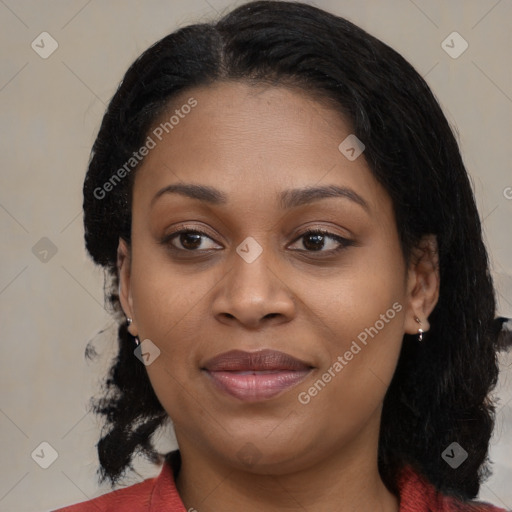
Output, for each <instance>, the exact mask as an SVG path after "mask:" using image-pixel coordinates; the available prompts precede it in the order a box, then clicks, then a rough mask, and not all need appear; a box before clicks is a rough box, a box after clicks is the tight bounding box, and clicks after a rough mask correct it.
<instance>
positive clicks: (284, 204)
mask: <svg viewBox="0 0 512 512" xmlns="http://www.w3.org/2000/svg"><path fill="white" fill-rule="evenodd" d="M165 194H180V195H182V196H185V197H190V198H191V199H198V200H200V201H203V202H206V203H209V204H213V205H224V204H226V203H227V202H228V198H227V196H226V194H224V193H223V192H221V191H220V190H217V189H216V188H214V187H210V186H207V185H194V184H189V183H175V184H173V185H168V186H167V187H164V188H162V189H161V190H159V191H158V192H157V193H156V194H155V196H154V197H153V199H152V201H151V204H152V205H153V203H155V201H156V200H157V199H158V198H160V197H161V196H163V195H165ZM332 197H338V198H344V199H349V200H350V201H352V202H354V203H356V204H358V205H359V206H361V207H362V208H364V209H365V210H366V211H367V212H369V211H370V208H369V206H368V203H367V202H366V201H365V200H364V199H363V198H362V197H361V196H360V195H359V194H358V193H357V192H355V191H354V190H352V189H350V188H347V187H339V186H337V185H324V186H318V187H304V188H296V189H290V190H285V191H284V192H282V193H281V195H280V197H279V204H280V206H281V208H282V209H290V208H296V207H298V206H302V205H305V204H310V203H312V202H314V201H318V200H320V199H327V198H332Z"/></svg>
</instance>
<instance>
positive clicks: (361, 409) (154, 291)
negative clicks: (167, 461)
mask: <svg viewBox="0 0 512 512" xmlns="http://www.w3.org/2000/svg"><path fill="white" fill-rule="evenodd" d="M183 105H189V106H190V105H193V106H192V107H191V108H187V107H184V108H182V107H183ZM176 110H177V112H176ZM172 115H174V116H175V117H174V118H173V120H172V122H169V119H170V117H171V116H172ZM177 120H178V121H177ZM166 121H167V122H168V124H167V125H166V127H165V128H164V127H163V125H162V124H160V123H165V122H166ZM350 134H351V129H350V126H348V125H347V124H346V123H345V122H344V121H343V119H342V118H341V116H340V115H339V114H337V113H336V112H334V111H333V110H330V109H328V108H327V107H324V106H322V105H320V104H319V103H317V102H315V101H314V100H313V99H311V98H309V97H308V96H307V95H305V94H304V93H303V92H300V91H298V90H297V91H295V90H291V89H288V88H284V87H275V86H250V85H247V84H244V83H237V82H227V83H221V84H216V85H214V86H210V87H207V88H206V87H204V88H196V89H193V90H189V91H187V92H186V93H183V94H182V95H181V96H180V97H179V98H176V99H175V101H173V107H172V110H170V111H169V112H168V113H166V114H165V115H163V116H162V118H161V119H159V120H158V121H157V122H156V123H155V125H154V126H153V128H152V129H151V131H150V132H149V136H150V137H151V142H149V143H148V147H150V146H151V148H150V149H149V152H148V154H147V156H146V157H145V159H144V160H143V162H142V164H141V166H140V168H139V169H138V170H137V174H136V178H135V181H134V190H133V217H132V243H131V248H130V249H128V248H127V247H126V244H124V242H121V244H120V249H119V267H120V271H121V273H120V275H121V287H122V293H121V299H122V304H123V308H124V311H125V312H126V314H127V315H128V316H130V317H132V318H133V324H132V328H131V329H132V332H133V333H134V334H138V335H139V337H140V340H141V341H142V340H150V342H148V341H145V342H143V350H142V352H143V353H146V354H147V355H146V359H147V362H148V363H150V364H148V365H147V366H146V369H147V372H148V375H149V378H150V380H151V383H152V386H153V388H154V390H155V392H156V394H157V396H158V398H159V400H160V402H161V404H162V406H163V407H164V408H165V410H166V411H167V412H168V414H169V416H170V417H171V419H172V421H173V424H174V428H175V431H176V436H177V439H178V442H179V444H180V448H181V449H182V451H184V450H188V451H189V452H191V453H192V452H196V453H199V452H200V453H202V454H205V456H210V457H215V458H216V459H217V460H220V461H223V462H224V463H225V464H228V465H230V466H236V467H240V468H242V467H244V468H248V467H249V468H250V469H251V471H254V472H266V473H268V472H274V473H276V474H278V473H282V472H286V471H290V470H292V469H294V470H297V469H298V468H300V467H306V466H308V465H311V464H314V463H318V462H319V461H321V460H326V459H328V458H329V457H331V456H335V455H336V456H339V455H340V454H342V453H343V454H345V456H347V457H350V456H352V455H354V454H356V453H358V454H359V453H367V454H368V453H371V454H372V455H373V456H375V454H376V450H377V442H378V429H379V422H380V413H381V405H382V402H383V399H384V395H385V393H386V390H387V388H388V385H389V383H390V381H391V378H392V376H393V373H394V369H395V367H396V363H397V358H398V355H399V352H400V348H401V343H402V336H403V334H404V332H409V333H415V332H417V328H418V324H416V323H415V322H414V316H415V315H418V316H420V318H422V319H423V321H424V323H423V326H422V327H423V328H424V329H425V327H426V325H427V324H426V321H425V319H426V316H427V315H428V313H429V312H430V311H425V302H424V300H423V299H422V298H421V297H420V296H421V290H422V289H423V290H424V289H425V287H424V286H423V288H422V286H421V280H422V277H421V275H420V274H419V273H418V272H417V270H416V269H413V268H409V269H408V268H407V267H406V265H405V262H404V259H403V257H402V252H401V248H400V243H399V238H398V233H397V227H396V223H395V219H394V215H393V209H392V202H391V200H390V198H389V196H388V194H387V193H386V192H385V190H384V189H383V188H382V186H380V184H379V183H378V182H377V181H376V180H375V178H374V177H373V176H372V173H371V172H370V170H369V168H368V166H367V164H366V162H365V159H364V153H363V154H362V155H360V156H359V157H357V158H355V159H354V157H355V156H357V150H359V149H362V147H358V146H357V145H356V146H354V142H353V140H352V141H351V139H349V140H348V141H347V142H346V143H345V146H342V149H343V148H344V149H343V152H342V151H341V150H340V149H339V146H340V143H342V141H344V140H345V139H346V138H347V137H348V136H349V135H350ZM148 141H149V139H148ZM363 143H364V141H363ZM152 146H154V147H152ZM350 148H354V151H352V150H351V149H350ZM193 186H194V187H195V188H192V187H193ZM198 187H201V188H200V189H199V188H198ZM319 231H324V232H325V233H324V234H322V233H319ZM197 232H202V234H198V233H197ZM176 233H182V234H181V235H180V234H176ZM418 290H420V291H418ZM134 348H135V347H134ZM158 351H160V352H159V353H158ZM233 351H237V352H233ZM260 351H267V352H265V353H264V354H263V355H261V354H260V356H259V357H258V352H260ZM276 352H279V353H280V354H279V353H276ZM226 353H228V354H227V355H226ZM283 354H285V356H283ZM218 356H220V357H218ZM134 357H135V356H134ZM141 364H142V363H141Z"/></svg>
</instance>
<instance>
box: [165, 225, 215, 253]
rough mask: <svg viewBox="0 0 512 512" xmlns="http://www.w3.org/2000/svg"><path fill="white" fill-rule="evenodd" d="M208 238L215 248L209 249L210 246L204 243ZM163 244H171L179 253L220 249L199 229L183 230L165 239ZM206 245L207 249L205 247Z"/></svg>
mask: <svg viewBox="0 0 512 512" xmlns="http://www.w3.org/2000/svg"><path fill="white" fill-rule="evenodd" d="M205 238H207V239H209V240H210V241H211V242H212V245H215V246H214V247H208V246H207V245H208V244H205V243H204V239H205ZM163 243H165V244H169V245H171V246H172V248H173V249H176V250H178V251H189V252H194V251H198V250H212V249H218V248H219V247H218V245H217V244H216V243H214V242H213V240H212V239H211V238H210V237H209V236H208V235H207V234H206V233H204V232H203V231H199V230H197V229H182V230H180V231H175V232H173V233H170V234H169V235H167V236H166V237H165V239H164V240H163ZM205 245H206V247H205Z"/></svg>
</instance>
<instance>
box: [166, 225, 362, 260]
mask: <svg viewBox="0 0 512 512" xmlns="http://www.w3.org/2000/svg"><path fill="white" fill-rule="evenodd" d="M182 234H195V235H200V236H205V237H207V238H209V239H210V240H213V239H212V237H210V236H209V235H208V233H205V232H204V231H200V230H198V229H180V230H178V231H173V232H172V233H170V234H168V235H166V236H165V237H164V238H163V240H162V244H163V245H166V246H168V247H169V248H170V249H171V250H173V251H179V252H189V253H193V252H200V251H201V249H195V250H190V249H180V248H178V247H175V246H174V245H172V244H171V243H170V242H171V241H172V240H174V239H175V238H177V237H178V236H180V235H182ZM308 235H323V236H324V237H328V238H331V239H333V240H335V241H336V242H337V243H339V244H340V245H339V247H337V248H336V249H331V250H328V251H323V250H318V251H314V250H312V251H308V250H306V249H294V250H295V251H299V252H305V253H320V254H331V255H332V254H337V253H338V252H340V251H342V250H343V249H346V248H347V247H350V246H351V245H354V241H353V240H349V239H347V238H343V237H341V236H339V235H336V234H334V233H331V232H330V231H327V230H325V229H310V230H308V231H305V232H304V233H302V234H300V235H299V236H298V237H297V238H295V240H294V241H293V242H292V243H295V242H297V241H299V240H300V239H301V238H303V237H306V236H308ZM202 250H204V249H202ZM206 250H212V249H206ZM213 250H217V249H213Z"/></svg>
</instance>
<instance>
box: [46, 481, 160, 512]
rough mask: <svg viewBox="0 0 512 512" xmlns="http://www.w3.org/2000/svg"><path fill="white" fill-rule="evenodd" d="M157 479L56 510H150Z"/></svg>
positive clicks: (89, 511) (81, 511)
mask: <svg viewBox="0 0 512 512" xmlns="http://www.w3.org/2000/svg"><path fill="white" fill-rule="evenodd" d="M155 480H156V479H155V478H151V479H148V480H144V481H143V482H140V483H138V484H135V485H131V486H129V487H126V488H124V489H118V490H116V491H112V492H109V493H107V494H103V495H102V496H98V497H97V498H94V499H92V500H89V501H84V502H82V503H76V504H75V505H70V506H68V507H64V508H60V509H58V510H56V511H55V512H98V510H101V511H104V512H107V511H108V512H110V511H114V510H119V511H123V512H125V511H126V512H132V511H133V512H135V511H139V510H149V504H150V500H151V495H152V492H153V489H154V486H155Z"/></svg>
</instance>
